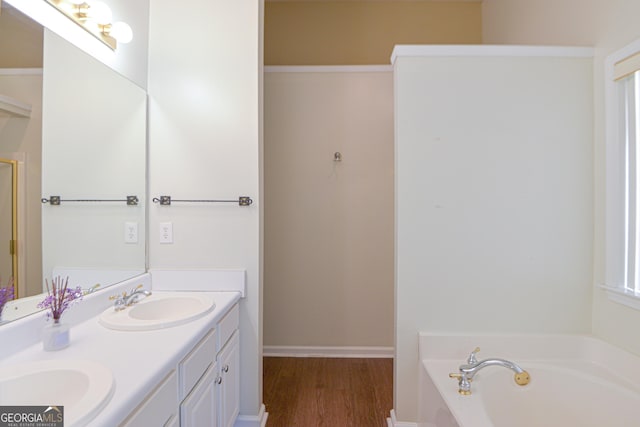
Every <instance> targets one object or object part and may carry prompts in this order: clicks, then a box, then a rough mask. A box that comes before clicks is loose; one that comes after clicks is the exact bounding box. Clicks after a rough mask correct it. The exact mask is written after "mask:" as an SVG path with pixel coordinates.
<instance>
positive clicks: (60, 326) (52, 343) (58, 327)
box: [42, 319, 69, 351]
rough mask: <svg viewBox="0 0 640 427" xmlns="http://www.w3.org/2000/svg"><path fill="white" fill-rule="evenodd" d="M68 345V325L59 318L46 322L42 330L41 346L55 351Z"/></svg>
mask: <svg viewBox="0 0 640 427" xmlns="http://www.w3.org/2000/svg"><path fill="white" fill-rule="evenodd" d="M68 346H69V325H68V324H66V323H63V322H61V321H60V320H59V319H56V320H54V321H53V322H51V323H47V324H46V325H45V327H44V330H43V332H42V348H43V349H44V350H45V351H55V350H61V349H63V348H65V347H68Z"/></svg>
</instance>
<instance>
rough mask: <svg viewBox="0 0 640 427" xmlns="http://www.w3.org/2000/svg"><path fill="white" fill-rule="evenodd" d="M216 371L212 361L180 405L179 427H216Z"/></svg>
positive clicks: (215, 365) (216, 368)
mask: <svg viewBox="0 0 640 427" xmlns="http://www.w3.org/2000/svg"><path fill="white" fill-rule="evenodd" d="M217 372H218V366H217V364H215V363H214V364H213V365H212V366H210V367H209V369H207V372H206V373H205V374H204V375H203V376H202V378H200V381H198V384H197V385H196V386H195V387H194V389H193V390H191V393H189V395H188V396H187V397H186V398H185V399H184V401H183V402H182V404H181V405H180V426H181V427H203V426H207V427H218V408H217V393H218V386H217V384H216V374H217Z"/></svg>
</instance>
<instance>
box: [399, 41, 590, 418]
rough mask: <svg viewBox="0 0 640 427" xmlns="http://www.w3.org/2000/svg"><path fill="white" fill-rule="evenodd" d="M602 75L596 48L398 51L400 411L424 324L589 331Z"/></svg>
mask: <svg viewBox="0 0 640 427" xmlns="http://www.w3.org/2000/svg"><path fill="white" fill-rule="evenodd" d="M396 49H398V47H396ZM481 49H482V47H480V48H476V49H473V48H472V50H473V51H474V52H483V51H482V50H481ZM453 52H454V54H455V50H453ZM591 82H592V73H591V58H588V57H587V58H562V57H556V58H545V57H526V56H525V57H508V56H502V55H501V54H500V52H495V51H492V54H490V55H488V57H464V56H460V57H429V56H427V57H417V58H413V57H403V56H401V57H399V58H398V59H397V60H396V62H395V97H396V100H395V105H396V110H395V114H396V359H395V400H394V406H395V409H396V413H397V417H398V419H400V420H406V421H413V420H416V416H417V412H416V411H417V402H416V396H417V387H418V383H417V375H416V369H417V368H418V350H417V349H418V346H417V342H418V335H417V333H418V332H419V331H427V332H435V333H439V332H443V333H474V332H482V333H499V332H518V333H520V332H522V333H527V332H529V333H561V332H567V333H573V332H575V333H584V332H589V330H590V324H591V317H590V315H591V289H590V286H589V284H590V282H591V265H592V251H591V247H592V246H591V242H592V239H593V236H592V228H593V215H592V210H591V206H592V203H593V198H592V191H591V186H592V179H593V170H592V155H593V152H592V130H591V120H592V105H593V103H592V97H591V92H592V91H591V87H592V86H591ZM478 344H479V345H481V343H478ZM469 350H472V349H469Z"/></svg>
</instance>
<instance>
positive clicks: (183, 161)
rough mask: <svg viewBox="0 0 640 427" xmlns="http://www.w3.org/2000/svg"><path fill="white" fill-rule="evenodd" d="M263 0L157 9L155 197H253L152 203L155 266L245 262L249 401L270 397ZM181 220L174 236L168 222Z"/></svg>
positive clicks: (153, 39)
mask: <svg viewBox="0 0 640 427" xmlns="http://www.w3.org/2000/svg"><path fill="white" fill-rule="evenodd" d="M262 13H263V2H262V1H260V0H215V1H210V0H191V1H189V2H188V6H187V5H185V3H184V2H183V3H181V5H180V7H176V3H175V2H174V1H168V0H153V1H152V2H151V7H150V38H149V40H150V44H149V46H150V49H149V50H150V55H149V154H150V157H149V158H150V160H149V162H150V164H149V168H150V169H149V178H150V183H149V188H150V197H158V196H160V195H170V196H172V197H173V198H174V199H234V198H235V199H237V198H238V196H250V197H251V198H252V199H253V205H251V206H249V207H239V206H238V205H237V204H190V203H179V202H176V203H173V204H172V205H171V206H159V205H152V206H150V212H149V219H150V221H149V230H150V233H149V264H150V265H149V267H150V268H152V269H154V268H155V269H162V268H177V269H180V268H185V269H227V268H234V269H235V268H241V269H246V271H247V296H246V298H244V299H243V300H242V301H241V304H240V330H241V338H240V339H241V342H240V348H241V406H240V412H241V414H244V415H249V416H251V415H256V414H258V411H259V407H260V405H261V403H262V358H261V354H262V280H261V274H262V273H261V236H260V232H261V231H260V224H261V209H262V208H261V204H262V200H261V194H260V193H261V187H260V185H261V184H260V182H261V169H262V166H261V161H262V159H261V141H262V138H261V100H262V98H261V90H262V86H261V79H262V65H261V64H262V25H261V22H262ZM161 222H171V223H173V239H174V243H173V244H161V243H160V242H159V232H158V230H159V224H160V223H161Z"/></svg>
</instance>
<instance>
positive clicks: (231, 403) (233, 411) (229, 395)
mask: <svg viewBox="0 0 640 427" xmlns="http://www.w3.org/2000/svg"><path fill="white" fill-rule="evenodd" d="M238 334H239V332H238V331H235V332H234V333H233V335H232V336H231V338H230V339H229V341H228V342H227V343H226V345H225V346H224V348H223V349H222V351H220V353H219V354H218V362H217V363H218V366H219V368H218V369H220V377H221V378H222V382H221V383H220V396H219V397H220V427H233V425H234V423H235V421H236V418H237V417H238V413H239V411H240V352H239V344H238V343H239V338H238Z"/></svg>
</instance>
